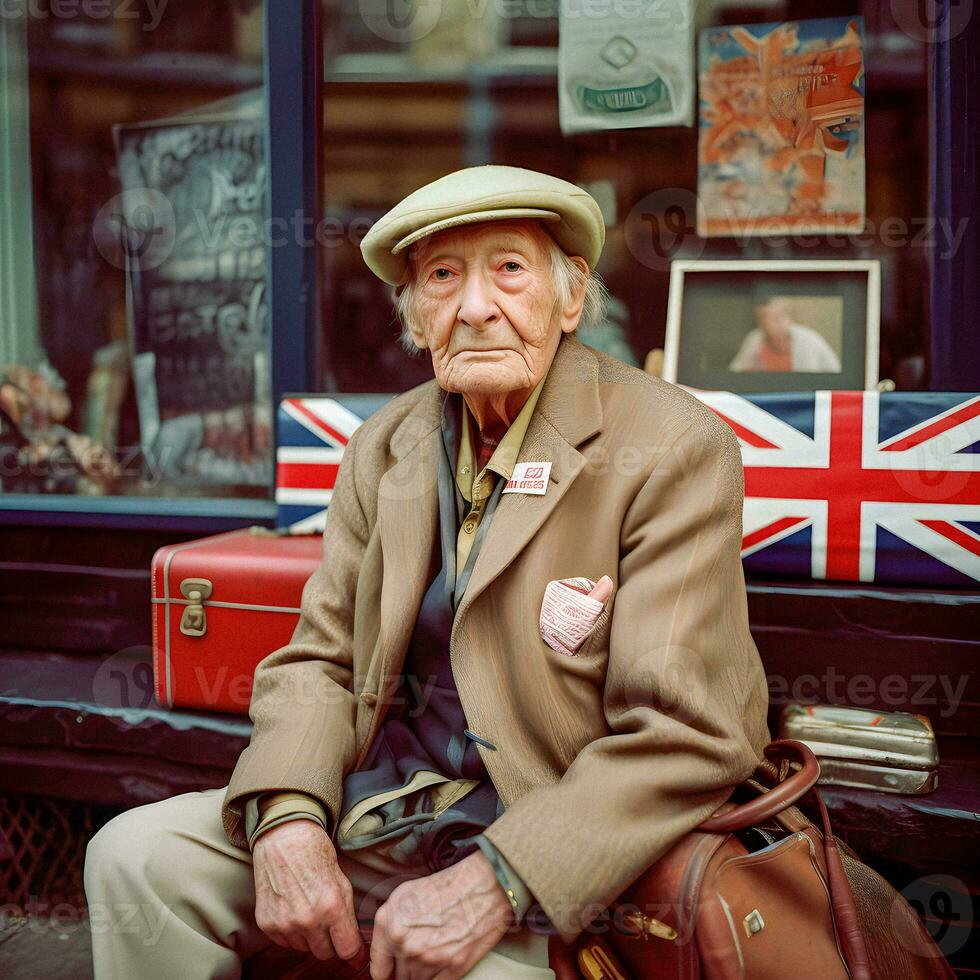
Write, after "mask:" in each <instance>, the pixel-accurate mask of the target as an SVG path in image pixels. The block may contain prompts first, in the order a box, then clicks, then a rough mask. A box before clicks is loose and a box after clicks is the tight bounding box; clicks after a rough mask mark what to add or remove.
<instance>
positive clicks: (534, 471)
mask: <svg viewBox="0 0 980 980" xmlns="http://www.w3.org/2000/svg"><path fill="white" fill-rule="evenodd" d="M550 476H551V462H550V461H549V462H545V463H518V464H517V465H516V466H515V467H514V472H513V474H512V475H511V478H510V479H509V480H508V481H507V483H506V484H505V485H504V489H503V490H502V491H501V493H536V494H543V493H544V492H545V491H546V490H547V489H548V478H549V477H550Z"/></svg>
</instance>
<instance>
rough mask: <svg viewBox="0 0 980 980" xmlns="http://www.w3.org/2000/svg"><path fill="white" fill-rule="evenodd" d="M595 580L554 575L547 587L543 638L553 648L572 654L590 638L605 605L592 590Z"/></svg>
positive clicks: (543, 603) (542, 609)
mask: <svg viewBox="0 0 980 980" xmlns="http://www.w3.org/2000/svg"><path fill="white" fill-rule="evenodd" d="M595 584H596V583H595V582H593V581H592V579H589V578H563V579H554V580H552V581H551V582H549V583H548V585H547V586H546V587H545V590H544V599H543V600H542V602H541V621H540V626H541V639H542V640H544V642H545V643H547V644H548V646H550V647H551V649H552V650H555V651H557V652H558V653H560V654H563V655H564V656H566V657H572V656H574V655H575V654H576V653H577V652H578V650H579V649H580V647H581V646H582V644H583V643H585V641H586V640H587V639H588V637H589V634H590V633H591V632H592V628H593V627H594V626H595V624H596V620H597V619H598V618H599V613H601V612H602V610H603V607H604V606H605V603H604V602H600V601H599V600H598V599H592V598H591V597H590V596H589V594H588V593H589V592H591V591H592V589H594V588H595ZM607 601H608V600H607Z"/></svg>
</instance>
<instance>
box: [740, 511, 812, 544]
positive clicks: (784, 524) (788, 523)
mask: <svg viewBox="0 0 980 980" xmlns="http://www.w3.org/2000/svg"><path fill="white" fill-rule="evenodd" d="M805 520H806V518H805V517H783V518H780V519H779V520H778V521H773V522H772V524H767V525H766V526H765V527H760V528H759V529H758V530H756V531H753V532H752V533H751V534H746V535H745V537H743V538H742V551H746V550H747V549H749V548H752V547H754V546H755V545H757V544H758V543H759V542H760V541H763V540H764V539H765V538H771V537H773V536H774V535H776V534H781V533H782V532H783V531H785V530H786V529H787V528H790V527H792V526H793V525H794V524H801V523H802V522H803V521H805Z"/></svg>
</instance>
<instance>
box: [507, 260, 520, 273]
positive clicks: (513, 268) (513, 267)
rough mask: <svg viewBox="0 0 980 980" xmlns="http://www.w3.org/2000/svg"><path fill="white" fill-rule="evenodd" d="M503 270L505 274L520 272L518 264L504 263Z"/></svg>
mask: <svg viewBox="0 0 980 980" xmlns="http://www.w3.org/2000/svg"><path fill="white" fill-rule="evenodd" d="M504 269H505V270H506V271H507V272H520V271H521V264H520V262H505V263H504Z"/></svg>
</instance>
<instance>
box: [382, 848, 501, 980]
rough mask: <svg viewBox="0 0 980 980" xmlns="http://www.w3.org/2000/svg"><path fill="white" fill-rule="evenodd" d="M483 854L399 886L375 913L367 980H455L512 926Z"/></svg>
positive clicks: (469, 857) (498, 886)
mask: <svg viewBox="0 0 980 980" xmlns="http://www.w3.org/2000/svg"><path fill="white" fill-rule="evenodd" d="M513 922H514V914H513V912H512V910H511V907H510V902H509V901H508V899H507V896H506V895H505V894H504V891H503V889H502V888H501V887H500V884H499V882H498V881H497V876H496V875H495V874H494V870H493V867H492V865H491V864H490V862H489V861H488V860H487V859H486V857H485V856H484V854H483V852H482V851H476V852H475V853H473V854H470V855H468V856H467V857H465V858H463V860H462V861H458V862H457V863H456V864H454V865H452V867H449V868H445V869H444V870H442V871H437V872H435V873H434V874H431V875H427V876H425V877H423V878H413V879H412V880H410V881H406V882H403V883H402V884H400V885H399V886H398V887H397V888H395V889H394V891H392V893H391V894H390V895H389V896H388V900H387V901H386V902H385V903H384V905H382V906H381V907H380V908H379V909H378V911H377V912H376V913H375V917H374V932H373V935H372V938H371V980H459V978H460V977H462V976H465V975H466V973H467V972H468V971H469V970H470V969H472V967H473V966H474V965H475V964H476V963H477V962H479V960H480V959H482V958H483V957H484V956H485V955H486V954H487V953H488V952H489V951H490V950H491V949H493V948H494V946H496V945H497V943H498V942H499V941H500V939H501V938H502V937H503V935H504V933H506V932H507V929H508V927H510V926H511V925H513Z"/></svg>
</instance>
